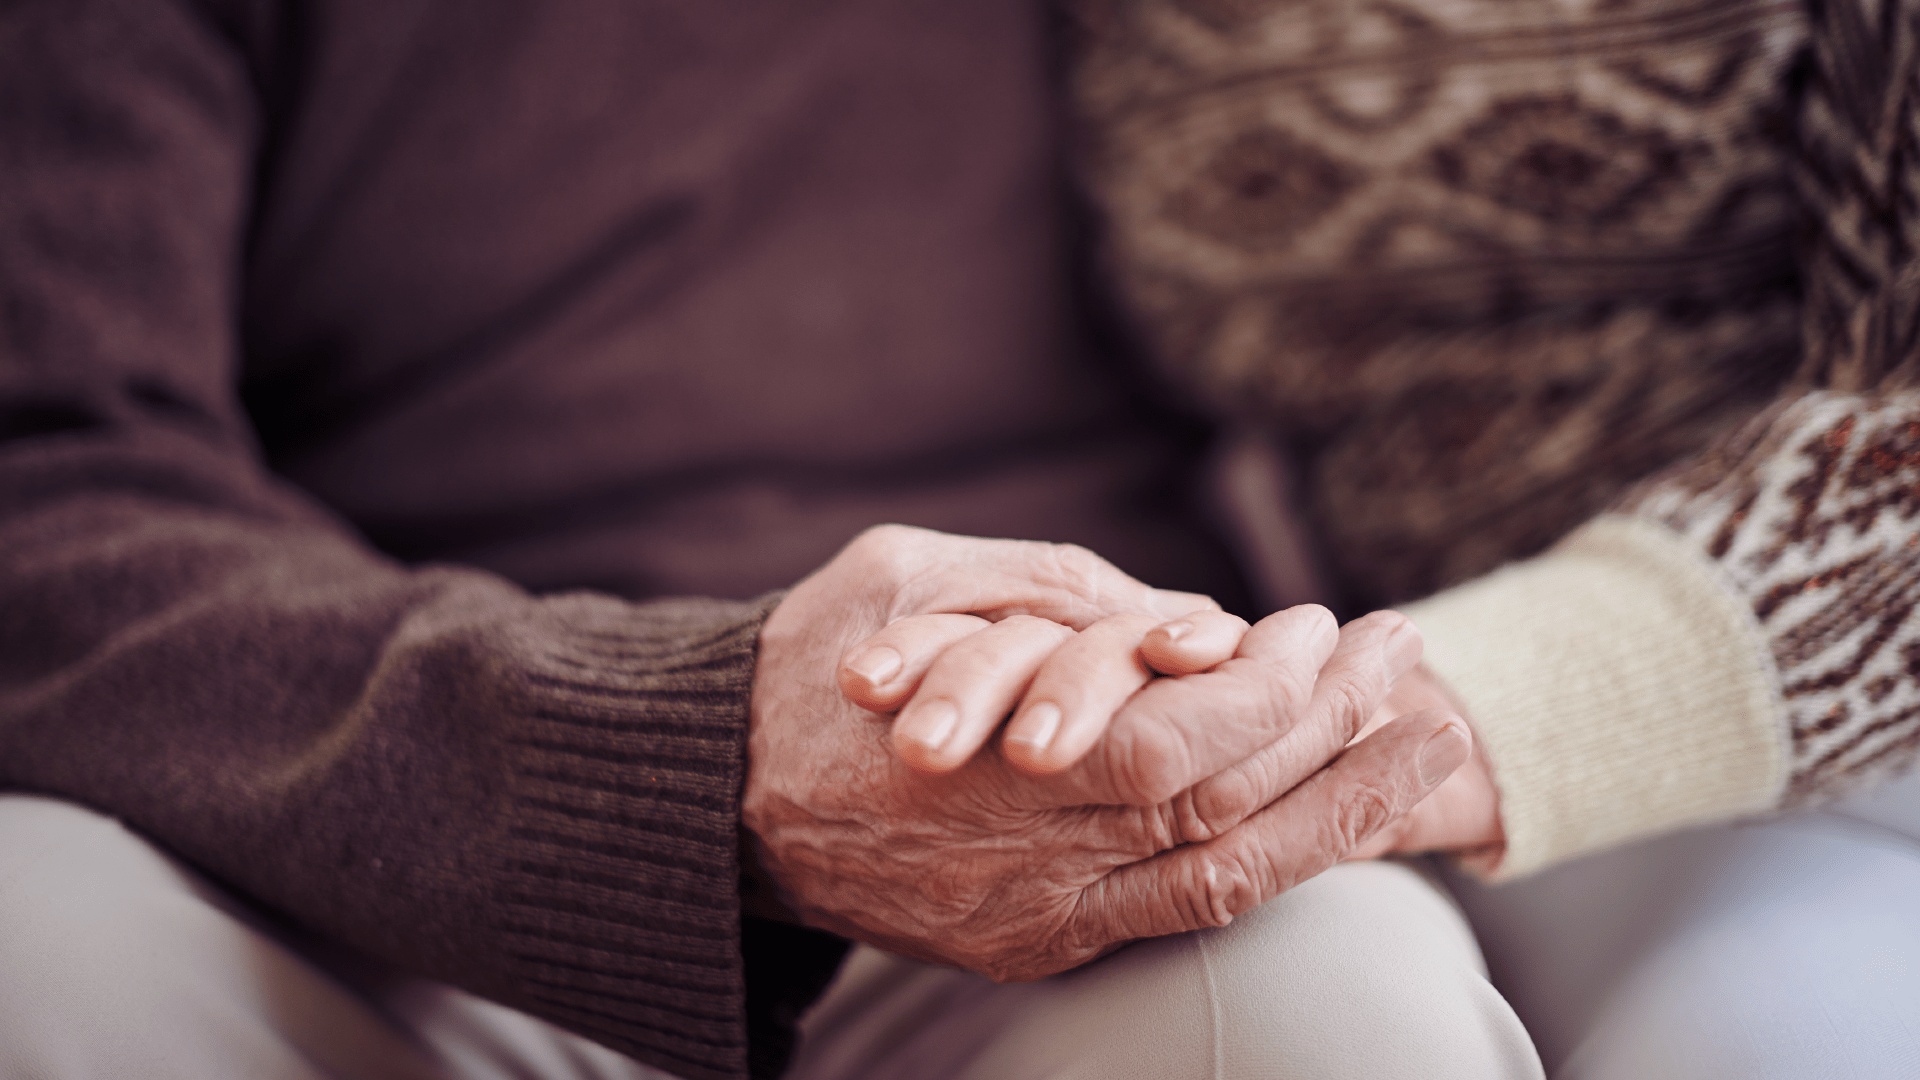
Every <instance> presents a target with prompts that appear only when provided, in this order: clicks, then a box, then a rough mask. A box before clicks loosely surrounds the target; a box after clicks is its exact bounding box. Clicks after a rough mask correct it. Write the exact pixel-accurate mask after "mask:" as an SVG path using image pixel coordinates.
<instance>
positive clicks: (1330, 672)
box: [743, 528, 1470, 979]
mask: <svg viewBox="0 0 1920 1080" xmlns="http://www.w3.org/2000/svg"><path fill="white" fill-rule="evenodd" d="M1166 596H1167V594H1156V593H1154V591H1153V590H1149V589H1147V588H1146V587H1145V586H1143V585H1140V584H1139V583H1137V582H1133V581H1132V580H1131V579H1130V578H1126V577H1125V575H1122V574H1120V573H1119V572H1118V571H1117V570H1114V569H1113V568H1112V567H1111V566H1109V565H1107V564H1106V563H1104V562H1101V561H1100V560H1098V559H1096V558H1094V557H1093V556H1091V555H1090V554H1089V553H1086V552H1084V551H1082V550H1080V549H1077V548H1063V547H1059V546H1056V545H1045V544H1019V543H1013V542H1008V541H984V540H969V539H966V538H960V537H946V536H940V535H939V534H933V533H926V532H922V531H919V530H905V529H897V528H889V529H885V530H876V531H874V532H869V533H868V534H865V535H863V536H862V537H861V538H860V539H859V540H857V541H855V542H854V544H852V545H850V546H849V547H848V548H847V550H845V551H843V552H842V553H841V554H840V555H839V556H836V557H835V559H834V560H833V561H832V562H830V563H829V564H828V565H827V566H826V567H824V568H823V569H822V570H821V571H819V572H818V573H817V574H815V575H814V576H813V577H810V578H808V579H807V580H806V581H804V582H802V583H801V584H800V585H799V586H797V587H796V588H795V589H794V591H793V592H792V593H790V594H789V595H788V596H787V598H786V599H785V601H783V602H782V603H781V605H780V606H779V607H778V608H777V609H775V611H774V612H773V614H772V616H770V617H769V619H768V620H767V623H766V626H765V628H764V629H763V631H762V634H761V646H760V661H759V665H758V667H757V669H756V672H755V676H754V690H753V717H752V725H751V730H750V734H749V747H748V776H747V785H746V792H745V798H744V807H743V817H744V822H745V825H746V828H747V831H748V837H747V839H748V841H749V848H750V851H751V852H752V853H753V855H754V856H755V857H756V859H757V861H758V863H759V866H760V868H761V870H762V871H763V872H765V873H766V874H768V875H769V876H770V877H771V878H772V879H773V881H774V882H775V883H776V884H777V885H778V886H779V888H780V889H781V891H782V893H783V897H784V899H785V901H786V903H787V904H788V906H789V907H790V908H792V910H793V911H795V912H796V913H797V914H798V915H799V916H800V917H801V919H802V920H803V921H805V922H807V923H809V924H810V925H814V926H819V927H822V928H825V929H829V930H833V931H836V932H838V933H841V934H845V935H847V936H850V937H855V938H859V939H861V940H865V941H869V942H873V943H875V944H878V945H881V946H883V947H885V948H889V949H892V950H894V951H896V952H900V953H904V954H906V955H910V956H915V957H919V958H921V959H926V960H931V961H934V962H939V963H947V964H955V965H958V966H961V967H966V968H971V969H973V970H976V971H980V972H983V973H985V974H988V975H990V976H992V977H994V978H998V979H1025V978H1036V977H1039V976H1041V975H1045V974H1049V973H1051V972H1054V971H1059V970H1063V969H1066V968H1069V967H1072V966H1075V965H1077V964H1080V963H1082V962H1084V961H1086V960H1089V959H1092V958H1093V957H1095V956H1098V955H1100V954H1101V953H1102V952H1105V951H1107V950H1108V949H1110V948H1112V947H1114V946H1115V945H1118V944H1120V943H1124V942H1126V941H1129V940H1132V939H1135V938H1141V937H1151V936H1157V935H1160V934H1168V933H1175V932H1179V931H1183V930H1188V929H1195V928H1199V927H1203V926H1218V925H1222V924H1224V923H1226V922H1227V921H1229V920H1230V919H1232V918H1233V916H1234V915H1236V914H1238V913H1239V912H1242V911H1245V910H1247V909H1248V908H1251V907H1253V906H1254V905H1256V904H1258V903H1261V902H1262V901H1264V900H1266V899H1268V898H1269V897H1271V896H1273V895H1275V894H1277V893H1279V892H1280V891H1282V890H1284V889H1286V888H1288V887H1290V886H1292V885H1293V884H1294V883H1296V882H1298V881H1300V880H1304V879H1305V878H1308V877H1311V876H1312V875H1314V874H1317V873H1319V872H1320V871H1321V870H1324V869H1325V868H1326V867H1328V866H1330V865H1332V864H1333V863H1334V862H1336V861H1338V860H1339V859H1340V858H1341V857H1343V856H1344V855H1346V854H1347V853H1348V852H1350V851H1353V850H1354V849H1356V848H1357V847H1358V846H1359V845H1360V844H1361V843H1363V842H1364V841H1365V840H1366V839H1367V838H1368V837H1370V836H1371V835H1373V834H1374V833H1375V832H1376V831H1378V830H1379V829H1380V828H1381V827H1382V826H1383V825H1385V824H1386V823H1387V822H1389V821H1390V820H1392V819H1393V818H1394V817H1396V816H1397V815H1398V814H1399V813H1401V812H1403V811H1404V810H1405V809H1406V808H1407V807H1410V806H1411V805H1413V804H1414V803H1415V802H1417V801H1418V799H1419V798H1420V797H1421V796H1422V795H1424V794H1425V793H1426V792H1427V791H1428V790H1430V789H1431V788H1432V787H1434V786H1435V785H1437V784H1438V783H1439V782H1440V780H1442V779H1443V778H1444V777H1445V776H1446V775H1447V774H1448V773H1450V772H1451V771H1452V770H1453V769H1454V768H1455V767H1456V766H1457V765H1458V764H1459V763H1460V762H1461V761H1463V760H1465V758H1466V757H1467V755H1468V753H1469V750H1470V744H1469V741H1468V737H1467V735H1466V733H1465V730H1464V728H1463V727H1462V726H1461V725H1460V724H1459V722H1458V720H1456V719H1454V718H1453V717H1451V716H1449V715H1447V714H1444V713H1436V712H1423V713H1416V714H1413V715H1411V716H1407V717H1402V718H1400V719H1397V720H1395V721H1393V722H1392V723H1389V724H1388V725H1386V726H1385V727H1383V728H1381V729H1380V730H1379V731H1377V732H1375V733H1374V735H1373V736H1372V737H1371V738H1369V739H1367V740H1366V741H1365V742H1364V743H1363V744H1361V745H1359V746H1356V747H1354V748H1353V749H1352V750H1349V751H1346V752H1342V750H1343V747H1345V746H1346V744H1347V743H1348V741H1349V740H1350V739H1352V737H1353V735H1354V734H1355V733H1357V732H1358V731H1359V730H1360V728H1361V726H1362V724H1363V723H1364V722H1365V721H1366V720H1367V718H1368V717H1369V716H1370V715H1371V714H1372V713H1373V711H1374V709H1375V707H1376V706H1377V705H1378V704H1379V702H1380V701H1381V700H1382V699H1383V698H1384V696H1385V693H1386V690H1387V688H1388V686H1390V685H1391V683H1392V682H1393V680H1394V678H1395V677H1396V676H1398V675H1399V674H1400V673H1401V672H1403V671H1405V670H1406V669H1407V668H1409V667H1411V666H1412V665H1413V664H1414V662H1415V661H1416V660H1417V658H1418V655H1419V635H1418V633H1417V632H1416V631H1413V630H1412V628H1411V624H1409V623H1407V622H1406V620H1405V619H1404V618H1402V617H1400V616H1398V615H1391V614H1389V615H1383V616H1373V617H1369V618H1368V619H1362V620H1358V621H1356V622H1355V623H1352V624H1349V625H1348V626H1347V627H1346V628H1345V629H1339V628H1336V627H1335V626H1334V624H1333V620H1332V618H1331V616H1329V615H1328V614H1327V613H1326V612H1325V610H1324V609H1320V608H1312V607H1304V608H1295V609H1291V610H1289V611H1286V612H1282V613H1279V614H1278V615H1275V616H1272V617H1270V618H1268V619H1266V620H1263V621H1262V622H1261V623H1260V624H1259V625H1257V626H1255V627H1253V628H1252V629H1251V630H1250V631H1248V632H1247V634H1246V636H1245V638H1244V639H1243V640H1242V641H1241V642H1240V645H1239V648H1238V649H1237V650H1236V653H1235V655H1234V656H1233V657H1232V658H1231V659H1229V660H1227V661H1226V662H1224V663H1222V664H1220V665H1219V666H1218V667H1216V668H1214V669H1213V670H1212V671H1208V672H1204V673H1201V674H1196V675H1189V676H1184V677H1181V678H1166V679H1156V680H1153V681H1152V682H1151V683H1148V684H1147V685H1145V686H1144V687H1142V688H1140V689H1139V690H1138V691H1137V692H1135V693H1133V694H1132V695H1131V696H1130V697H1128V698H1127V699H1126V701H1125V702H1124V704H1123V705H1122V706H1121V707H1120V708H1119V710H1118V711H1117V712H1115V713H1113V714H1112V719H1111V722H1110V723H1109V725H1108V727H1107V728H1106V730H1105V731H1104V733H1103V734H1102V735H1101V736H1100V737H1099V739H1098V740H1097V741H1096V742H1095V743H1094V745H1093V746H1092V747H1091V748H1090V750H1089V751H1088V752H1086V753H1085V754H1084V755H1083V756H1082V757H1081V758H1080V759H1079V761H1078V763H1077V764H1075V765H1073V766H1072V767H1070V768H1067V769H1064V770H1061V771H1058V772H1056V773H1053V774H1052V775H1049V776H1046V777H1034V776H1029V775H1027V774H1025V773H1022V772H1020V771H1019V770H1016V769H1014V768H1013V767H1012V766H1010V765H1009V764H1008V762H1007V761H1006V759H1005V758H1004V757H1003V756H1002V755H1001V753H1000V752H999V750H998V748H997V747H989V748H988V749H987V750H985V751H983V752H980V753H977V754H975V755H974V756H973V757H972V758H971V760H967V761H966V762H965V764H963V765H960V766H959V767H957V768H954V769H952V770H951V771H949V772H945V773H943V774H940V775H927V774H923V773H920V772H916V771H915V770H914V769H913V768H911V767H909V766H908V765H907V764H906V763H905V762H903V761H902V760H901V759H900V758H899V756H897V755H896V754H895V753H894V752H893V741H892V739H891V737H890V732H889V729H888V727H887V726H886V725H884V724H878V723H874V722H873V720H872V718H871V714H869V713H867V712H866V711H865V710H861V709H859V708H857V707H856V706H854V705H852V704H851V703H849V702H847V701H846V699H845V698H844V697H842V695H841V693H840V691H839V688H838V686H836V684H835V682H836V680H835V672H836V670H837V668H838V666H839V664H838V661H839V660H840V658H841V657H842V656H843V655H844V654H845V653H846V651H847V650H848V649H849V648H850V647H852V646H853V645H855V644H856V643H858V642H861V641H862V640H864V639H866V638H867V637H869V636H870V635H872V634H874V633H875V632H876V631H878V630H880V629H882V628H883V627H885V626H887V625H889V624H891V623H893V622H896V621H898V620H899V619H900V618H903V617H906V616H910V615H914V614H920V613H927V612H945V613H952V614H968V613H970V614H973V615H976V616H979V617H981V618H984V619H986V620H988V621H991V622H994V623H996V624H1000V623H1013V624H1014V625H1015V626H1016V627H1021V628H1023V629H1021V630H1020V632H1021V633H1032V634H1035V635H1036V636H1037V635H1039V634H1042V633H1047V634H1054V635H1056V637H1055V642H1056V644H1057V643H1058V642H1060V641H1063V640H1064V638H1063V637H1060V636H1059V635H1064V634H1066V633H1068V632H1069V631H1068V630H1067V629H1063V628H1062V626H1054V627H1052V628H1051V629H1048V628H1047V627H1046V626H1045V625H1039V624H1050V623H1059V624H1062V625H1063V626H1064V627H1069V628H1076V629H1078V628H1090V627H1092V626H1094V625H1095V624H1096V623H1098V622H1100V621H1101V620H1102V619H1103V618H1105V617H1108V616H1112V615H1129V616H1137V617H1139V618H1143V619H1153V620H1156V621H1159V620H1165V619H1167V618H1169V617H1173V616H1178V615H1180V614H1182V612H1181V611H1180V610H1177V609H1178V608H1179V607H1180V606H1181V605H1180V603H1176V602H1170V601H1168V600H1166V599H1165V598H1166ZM1185 603H1186V610H1187V611H1189V612H1190V611H1194V610H1198V609H1199V607H1200V604H1198V603H1195V602H1194V598H1191V597H1189V598H1187V600H1186V602H1185ZM1136 625H1137V620H1136ZM956 724H957V721H956ZM1063 730H1064V728H1063ZM1283 794H1284V797H1281V796H1283Z"/></svg>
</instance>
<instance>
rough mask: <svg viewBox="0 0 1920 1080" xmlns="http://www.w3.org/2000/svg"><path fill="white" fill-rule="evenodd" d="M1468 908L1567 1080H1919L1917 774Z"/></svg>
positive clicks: (1553, 874)
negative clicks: (1824, 1079)
mask: <svg viewBox="0 0 1920 1080" xmlns="http://www.w3.org/2000/svg"><path fill="white" fill-rule="evenodd" d="M1457 892H1458V894H1459V896H1460V898H1461V900H1462V903H1463V904H1464V905H1465V907H1466V909H1467V911H1468V913H1469V915H1470V916H1471V917H1472V919H1473V922H1474V926H1475V929H1476V930H1477V931H1478V933H1479V936H1480V939H1481V943H1482V945H1483V947H1484V948H1485V950H1486V954H1487V957H1488V960H1489V962H1490V963H1491V965H1492V967H1493V973H1494V979H1495V982H1496V984H1497V985H1499V986H1500V988H1501V989H1502V990H1503V991H1505V992H1506V993H1507V994H1508V996H1509V997H1510V998H1511V1000H1512V1001H1513V1002H1514V1004H1515V1007H1516V1009H1517V1010H1518V1012H1519V1013H1520V1015H1521V1017H1522V1018H1523V1019H1524V1020H1525V1021H1526V1023H1527V1026H1528V1028H1529V1030H1530V1031H1531V1032H1532V1033H1533V1035H1534V1037H1535V1041H1536V1042H1537V1044H1538V1045H1539V1047H1540V1051H1541V1055H1542V1057H1543V1058H1544V1059H1545V1060H1546V1062H1547V1064H1548V1065H1549V1067H1550V1068H1551V1069H1552V1071H1553V1073H1554V1075H1555V1076H1556V1077H1560V1078H1563V1080H1617V1078H1618V1080H1624V1078H1629V1077H1631V1078H1636V1080H1640V1078H1644V1080H1665V1078H1675V1080H1679V1078H1686V1080H1715V1078H1720V1077H1726V1078H1734V1077H1739V1078H1742V1080H1749V1078H1751V1080H1768V1078H1773V1077H1779V1078H1786V1077H1811V1076H1829V1075H1833V1076H1856V1077H1861V1078H1863V1080H1864V1078H1876V1077H1908V1076H1916V1075H1920V1024H1917V1023H1916V1022H1915V1017H1917V1016H1920V918H1916V913H1920V773H1916V774H1914V775H1911V776H1909V777H1908V778H1906V780H1904V781H1902V782H1900V783H1897V784H1895V785H1892V786H1890V787H1887V788H1883V789H1881V790H1879V791H1877V792H1874V793H1871V794H1869V795H1866V796H1863V797H1861V798H1858V799H1856V800H1853V801H1852V802H1850V803H1847V804H1842V805H1840V806H1837V807H1833V808H1830V809H1828V810H1825V811H1821V812H1813V813H1800V814H1794V815H1790V816H1785V817H1781V818H1776V819H1772V820H1768V821H1762V822H1755V823H1748V824H1740V825H1729V826H1720V827H1715V828H1707V829H1698V830H1691V831H1688V832H1685V833H1679V834H1675V835H1673V836H1667V837H1662V838H1659V839H1656V840H1652V841H1647V842H1644V843H1641V844H1637V845H1633V846H1631V847H1628V848H1625V849H1622V850H1619V851H1615V852H1610V853H1607V854H1603V855H1599V856H1596V857H1593V858H1589V859H1584V860H1581V861H1579V862H1576V863H1572V864H1568V865H1566V866H1562V867H1557V868H1555V869H1552V870H1549V871H1547V872H1545V873H1543V874H1541V875H1539V876H1537V877H1535V878H1532V879H1528V880H1525V881H1521V882H1516V883H1513V884H1511V885H1505V886H1500V887H1495V888H1486V887H1482V886H1477V885H1472V884H1468V883H1461V884H1459V886H1458V888H1457Z"/></svg>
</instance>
